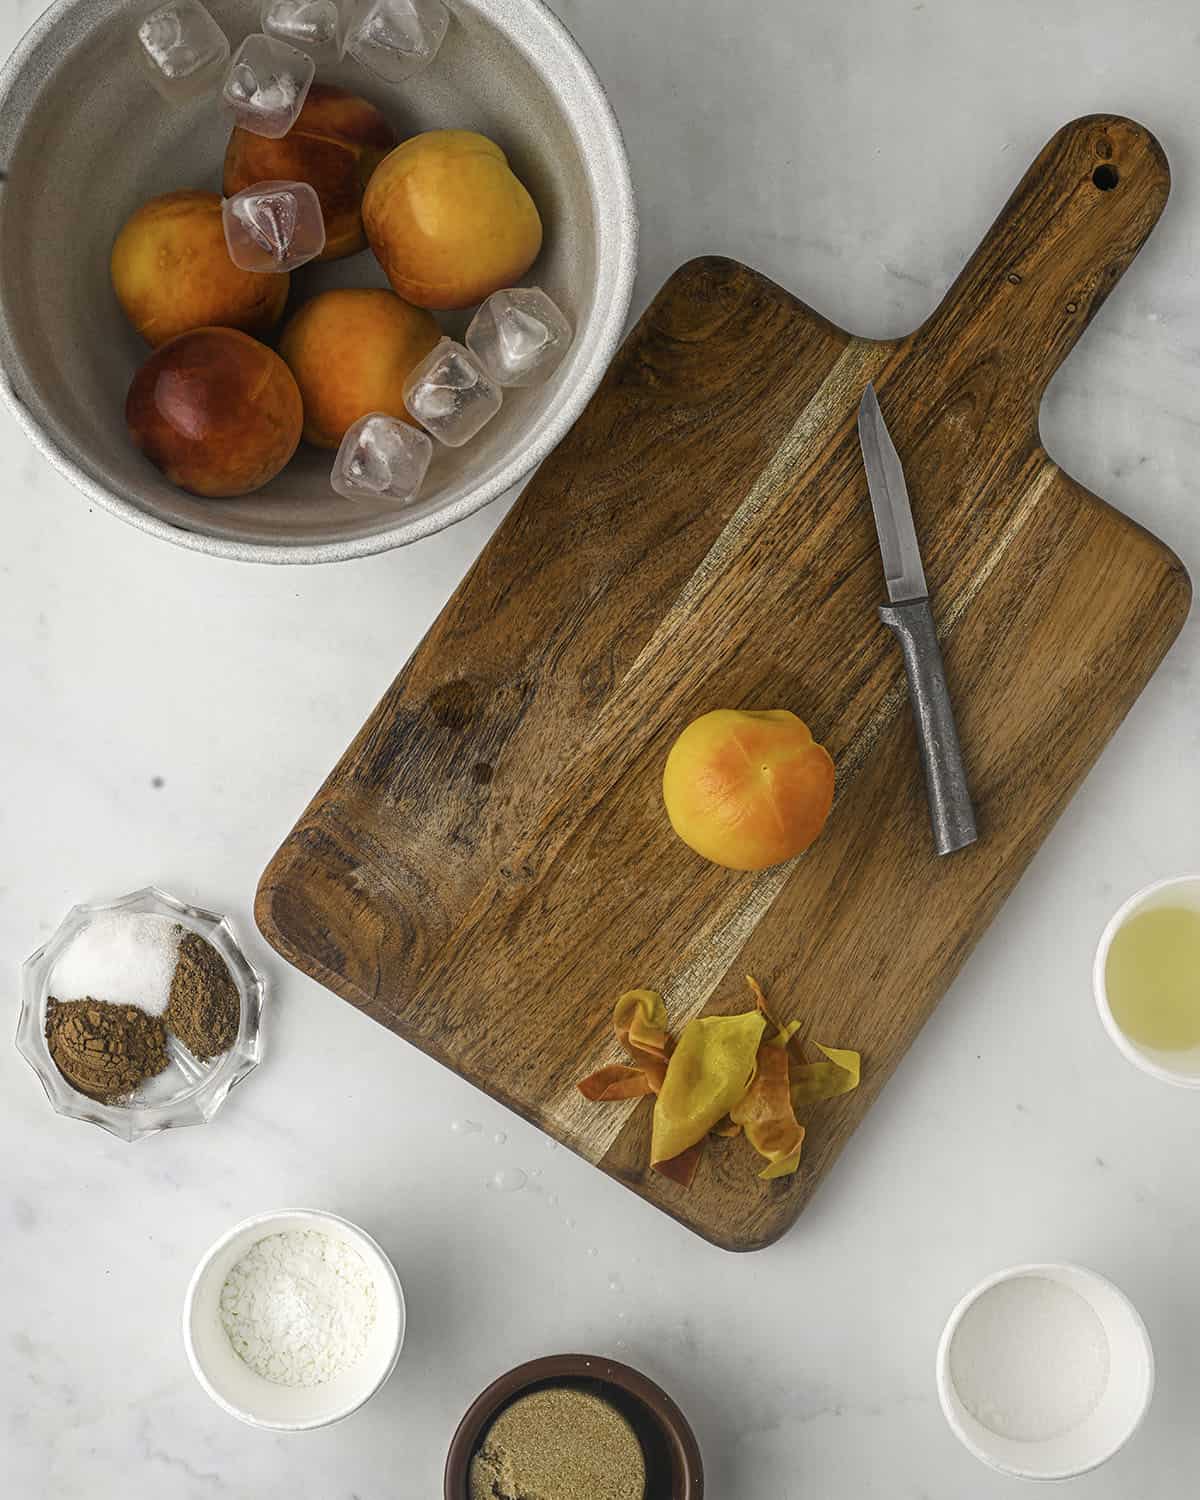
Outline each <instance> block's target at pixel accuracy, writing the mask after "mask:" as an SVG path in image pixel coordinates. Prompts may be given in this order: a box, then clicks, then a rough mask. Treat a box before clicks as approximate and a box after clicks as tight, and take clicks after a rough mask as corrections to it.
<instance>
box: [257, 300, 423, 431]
mask: <svg viewBox="0 0 1200 1500" xmlns="http://www.w3.org/2000/svg"><path fill="white" fill-rule="evenodd" d="M441 336H442V335H441V330H440V329H439V328H438V325H437V322H436V320H435V319H434V317H433V314H432V313H427V312H425V311H423V310H422V309H421V308H419V307H410V306H409V304H408V303H407V302H405V301H403V300H402V299H401V298H399V297H397V296H396V294H395V292H386V291H383V290H374V289H368V288H359V289H352V290H346V291H336V292H322V293H321V295H320V296H319V297H314V298H313V299H312V301H311V302H306V303H305V304H304V306H303V307H302V308H301V309H300V311H299V312H298V313H296V315H295V316H294V317H293V318H292V319H291V320H290V322H289V323H288V325H287V327H286V328H285V329H284V330H283V338H282V339H281V340H280V343H279V352H280V354H282V355H283V357H284V359H285V360H287V362H288V365H289V367H290V368H291V371H292V374H293V375H294V376H295V377H296V384H297V385H298V386H299V387H300V394H301V396H302V397H303V398H304V436H305V437H306V438H307V439H308V441H309V442H310V443H315V444H316V446H317V447H318V448H336V447H337V446H338V444H339V443H340V442H341V441H342V439H343V438H344V437H345V435H346V432H347V429H348V428H350V427H353V426H354V424H355V422H357V421H358V419H359V418H360V417H365V416H368V415H369V414H370V413H371V412H376V411H381V412H386V413H387V415H388V416H391V417H400V418H401V419H402V420H403V421H405V422H412V418H411V417H410V416H409V414H408V408H407V407H406V406H405V404H404V382H405V380H406V379H407V377H408V374H409V372H410V371H411V370H412V369H413V368H414V366H416V365H419V364H420V363H421V361H422V360H423V359H424V358H425V356H426V355H427V354H428V353H429V351H430V350H431V349H432V348H433V346H434V345H435V344H436V343H437V341H438V339H439V338H441ZM413 426H416V423H415V422H414V423H413Z"/></svg>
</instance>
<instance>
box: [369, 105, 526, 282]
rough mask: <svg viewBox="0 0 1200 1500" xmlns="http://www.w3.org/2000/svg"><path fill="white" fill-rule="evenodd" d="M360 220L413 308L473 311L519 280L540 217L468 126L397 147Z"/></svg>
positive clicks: (502, 161) (492, 148) (501, 159)
mask: <svg viewBox="0 0 1200 1500" xmlns="http://www.w3.org/2000/svg"><path fill="white" fill-rule="evenodd" d="M363 223H364V225H365V226H366V231H367V239H368V240H369V241H370V243H371V248H372V250H374V252H375V254H376V256H377V257H378V259H379V264H380V265H381V266H382V267H383V269H384V271H385V272H386V274H387V278H388V280H389V281H390V282H391V284H392V286H393V287H394V288H395V289H396V291H397V292H399V294H400V295H401V296H402V297H404V298H406V299H407V300H408V301H409V302H412V303H415V304H416V305H417V306H418V307H437V308H459V307H473V306H474V305H475V304H476V303H477V302H482V301H483V300H484V299H485V298H487V297H490V296H491V294H492V293H493V292H496V291H499V290H500V289H501V287H508V286H513V285H515V284H516V283H517V282H518V281H520V279H521V277H522V276H524V274H525V272H526V271H528V270H529V268H530V266H531V265H532V264H533V263H534V261H535V260H536V259H537V258H538V254H539V253H540V251H541V248H542V221H541V218H540V216H539V215H538V211H537V208H536V206H535V204H534V201H533V199H532V198H531V197H530V196H529V193H528V192H527V191H526V189H525V187H524V185H523V184H522V183H521V182H519V181H518V179H517V177H516V176H515V175H514V173H513V171H512V169H511V167H510V166H509V165H508V158H507V157H506V156H505V155H504V152H503V151H501V149H500V147H499V146H497V145H496V144H495V142H494V141H489V140H488V138H487V137H486V136H483V135H476V134H475V133H474V132H473V131H470V130H431V131H428V132H427V133H426V134H425V135H416V136H413V138H412V139H411V140H409V141H405V142H404V144H403V145H401V146H397V147H396V149H395V151H393V152H392V154H391V155H390V156H389V157H387V159H386V160H385V161H384V162H383V163H382V164H381V165H380V167H379V168H378V170H377V171H376V173H375V175H374V177H372V178H371V183H370V186H369V187H368V188H367V191H366V195H365V196H364V198H363Z"/></svg>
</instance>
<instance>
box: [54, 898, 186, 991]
mask: <svg viewBox="0 0 1200 1500" xmlns="http://www.w3.org/2000/svg"><path fill="white" fill-rule="evenodd" d="M182 936H183V930H182V928H181V927H180V926H179V923H178V922H175V921H173V920H172V919H171V918H170V917H160V916H156V915H155V914H153V913H152V912H132V911H108V912H102V913H101V914H100V915H99V916H97V917H93V918H92V919H91V921H90V922H89V923H88V924H87V926H86V927H82V928H80V930H79V931H78V932H77V933H76V934H75V936H74V937H73V938H72V939H71V941H70V942H69V943H68V944H67V946H66V947H65V948H64V949H63V951H62V952H61V953H60V954H59V956H58V959H57V961H56V962H55V965H54V968H53V970H52V971H51V973H50V993H51V994H52V995H53V996H54V998H55V999H56V1000H101V1001H105V1002H107V1004H109V1005H136V1006H138V1007H140V1008H141V1009H142V1010H144V1011H146V1012H148V1014H150V1015H152V1016H161V1015H162V1013H163V1011H165V1010H166V1008H167V1001H168V1000H169V999H170V996H171V980H172V979H173V978H174V975H175V965H176V963H177V962H178V961H179V940H180V938H182Z"/></svg>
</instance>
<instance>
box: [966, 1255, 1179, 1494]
mask: <svg viewBox="0 0 1200 1500" xmlns="http://www.w3.org/2000/svg"><path fill="white" fill-rule="evenodd" d="M937 1382H938V1395H939V1398H940V1400H941V1403H942V1410H943V1412H944V1413H945V1415H946V1420H947V1421H948V1422H949V1423H950V1426H951V1428H952V1430H953V1431H954V1434H955V1436H956V1437H958V1439H959V1440H960V1441H961V1442H962V1443H963V1444H964V1446H965V1447H967V1448H968V1449H970V1451H971V1452H972V1453H973V1454H974V1455H975V1457H976V1458H978V1459H980V1460H982V1462H984V1463H986V1464H988V1465H990V1466H991V1467H992V1468H994V1469H999V1470H1000V1471H1001V1472H1003V1473H1006V1474H1015V1475H1017V1476H1018V1477H1020V1478H1022V1479H1067V1478H1071V1477H1073V1476H1074V1475H1077V1474H1083V1473H1086V1472H1087V1471H1088V1470H1089V1469H1094V1468H1096V1467H1097V1466H1098V1465H1100V1464H1102V1463H1105V1462H1106V1461H1107V1460H1108V1459H1109V1458H1111V1457H1112V1456H1113V1454H1114V1453H1116V1452H1117V1450H1118V1449H1119V1448H1121V1447H1122V1446H1123V1445H1124V1444H1125V1443H1126V1442H1128V1440H1129V1438H1130V1437H1131V1436H1132V1435H1133V1433H1134V1432H1135V1431H1136V1429H1137V1427H1138V1426H1139V1424H1140V1423H1141V1420H1142V1418H1143V1416H1144V1415H1145V1413H1146V1409H1147V1407H1148V1406H1149V1404H1150V1398H1151V1396H1152V1394H1153V1390H1154V1356H1153V1352H1152V1350H1151V1347H1150V1339H1149V1336H1148V1334H1147V1333H1146V1329H1145V1325H1144V1324H1143V1323H1142V1320H1141V1318H1139V1317H1138V1314H1137V1312H1136V1311H1135V1309H1134V1307H1133V1305H1132V1304H1131V1303H1130V1302H1129V1300H1128V1298H1126V1297H1125V1296H1124V1295H1123V1293H1121V1292H1119V1291H1118V1290H1117V1288H1116V1287H1114V1286H1113V1285H1112V1284H1111V1283H1110V1282H1107V1281H1105V1280H1104V1278H1103V1277H1101V1276H1097V1275H1096V1273H1095V1272H1093V1271H1087V1270H1084V1269H1083V1268H1082V1267H1079V1266H1070V1265H1030V1266H1018V1267H1016V1268H1014V1269H1013V1270H1010V1271H1002V1272H1000V1274H999V1275H997V1276H993V1277H991V1278H990V1279H989V1280H987V1281H985V1282H983V1283H982V1284H981V1285H980V1286H978V1287H976V1288H975V1290H974V1291H972V1292H970V1293H969V1294H968V1295H967V1296H966V1297H964V1298H963V1300H962V1301H961V1302H960V1303H959V1305H958V1306H957V1307H956V1308H955V1310H954V1312H953V1314H952V1315H951V1317H950V1321H949V1322H948V1323H947V1325H946V1330H945V1332H944V1333H943V1335H942V1341H941V1345H940V1347H939V1349H938V1363H937Z"/></svg>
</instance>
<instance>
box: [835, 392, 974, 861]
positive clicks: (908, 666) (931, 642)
mask: <svg viewBox="0 0 1200 1500" xmlns="http://www.w3.org/2000/svg"><path fill="white" fill-rule="evenodd" d="M858 440H859V442H860V443H861V444H862V454H863V462H864V464H865V465H866V469H867V487H868V489H869V490H870V492H871V509H872V510H873V511H874V512H875V530H876V531H877V532H878V533H879V550H880V552H881V553H882V555H883V573H884V577H885V579H886V580H887V591H888V598H889V599H890V600H891V601H892V602H891V603H890V604H883V605H880V608H879V618H880V619H881V620H882V621H883V623H884V624H885V625H886V626H887V627H888V629H889V630H890V631H892V633H893V634H894V635H895V636H896V637H897V639H898V640H899V642H900V649H901V651H902V652H903V653H904V670H905V672H906V674H907V676H908V692H909V697H910V698H911V700H912V706H913V717H914V718H915V719H916V721H917V739H918V743H919V745H920V751H921V765H922V767H923V769H924V771H925V786H926V790H927V791H928V794H929V821H930V823H931V824H932V826H933V842H934V845H935V847H936V849H937V852H938V853H939V854H953V853H954V851H955V850H956V849H965V848H966V846H967V845H968V844H973V843H974V842H975V840H976V838H977V837H978V834H977V833H976V830H975V809H974V808H973V807H972V805H971V793H970V790H969V789H968V787H967V773H966V769H965V767H964V766H963V759H962V750H961V748H960V746H959V743H958V730H957V728H956V727H955V723H954V710H953V709H952V708H951V706H950V693H949V690H948V688H947V687H946V669H945V667H944V666H943V665H942V653H941V648H940V647H939V646H938V638H937V631H936V629H935V628H934V624H933V611H932V610H931V609H930V607H929V590H928V588H927V587H926V584H925V570H924V568H923V567H922V566H921V549H920V547H919V546H918V545H917V533H916V528H915V527H914V526H913V518H912V507H911V506H910V505H909V502H908V488H907V486H906V485H905V483H904V470H903V468H902V467H901V464H900V455H899V454H898V453H897V452H896V445H895V444H894V443H893V442H892V438H891V434H890V433H889V432H888V430H887V425H886V423H885V422H884V420H883V413H882V412H881V411H880V410H879V401H878V399H877V397H876V395H875V387H874V386H873V385H868V386H867V389H866V391H865V393H864V395H863V398H862V403H861V405H860V406H859V408H858Z"/></svg>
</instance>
